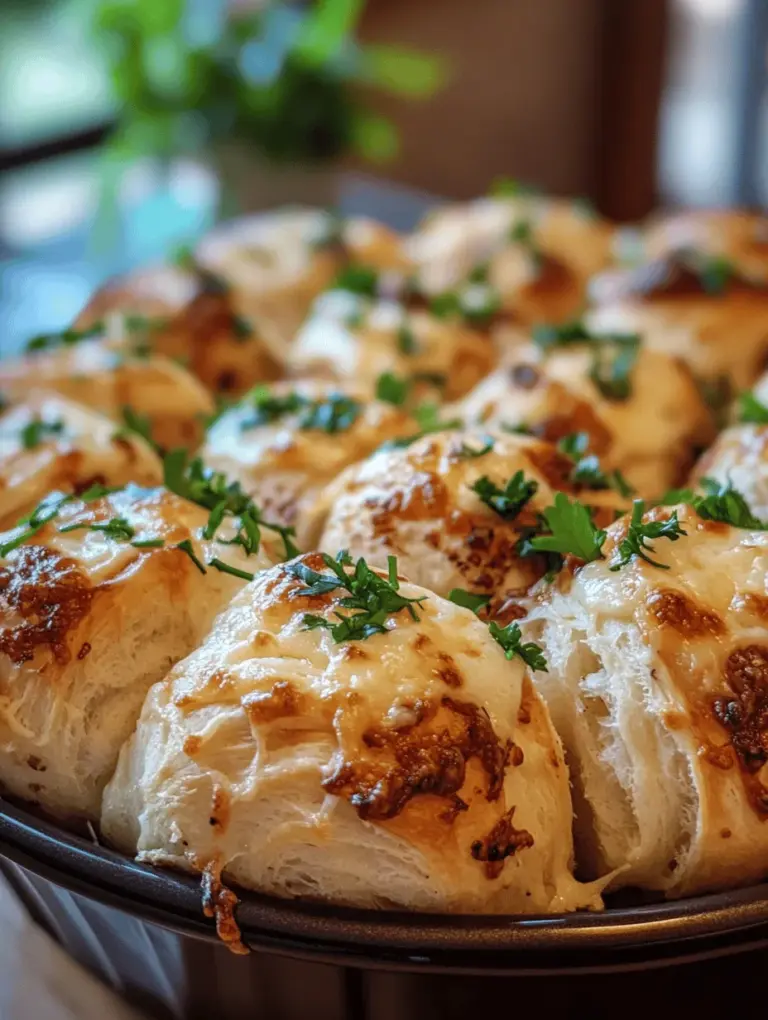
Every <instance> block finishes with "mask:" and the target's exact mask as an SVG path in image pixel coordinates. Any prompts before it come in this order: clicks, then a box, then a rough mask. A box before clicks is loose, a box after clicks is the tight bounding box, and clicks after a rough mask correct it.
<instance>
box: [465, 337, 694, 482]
mask: <svg viewBox="0 0 768 1020" xmlns="http://www.w3.org/2000/svg"><path fill="white" fill-rule="evenodd" d="M450 412H451V413H453V412H456V413H458V414H460V415H461V416H462V417H463V418H464V419H465V420H466V421H467V422H468V423H473V424H476V425H481V424H484V425H486V426H488V427H489V428H499V427H507V428H512V429H514V428H523V429H524V430H527V431H530V432H531V433H533V434H534V435H536V436H539V437H541V438H543V439H547V440H550V441H551V442H557V441H558V440H562V439H563V438H564V437H566V436H568V435H573V434H574V433H584V434H585V435H587V436H588V437H589V450H590V452H591V453H593V454H595V455H597V456H598V457H599V458H600V461H601V464H602V466H603V468H604V469H605V470H607V471H615V470H619V471H621V473H622V475H623V476H624V477H625V478H626V480H627V482H628V483H629V485H630V486H631V487H633V488H634V489H636V490H637V491H638V492H639V493H640V494H641V495H644V496H648V495H659V494H661V493H663V492H665V491H666V490H667V489H668V488H670V487H672V486H673V485H679V484H682V483H683V482H684V480H685V478H686V475H687V472H688V470H689V469H690V466H691V464H692V463H693V460H694V458H695V456H696V454H697V452H698V451H699V450H700V449H701V447H702V446H704V445H706V443H707V442H708V441H709V440H710V439H711V438H712V435H713V431H714V427H713V423H712V419H711V415H710V413H709V410H708V408H707V407H706V405H705V403H704V401H703V398H702V396H701V394H700V392H699V390H698V388H697V386H696V385H695V383H694V380H693V378H692V376H691V373H690V371H689V370H688V369H687V367H686V366H685V365H684V364H683V363H682V362H681V361H679V360H678V359H675V358H673V357H670V356H669V355H667V354H664V353H662V352H661V351H657V350H653V349H650V348H648V347H647V346H646V345H645V343H644V339H641V337H640V336H639V335H634V336H633V335H631V334H625V335H619V337H618V339H611V337H610V336H607V337H604V338H601V336H600V335H599V334H597V333H595V334H592V333H589V332H584V335H583V341H581V340H578V339H576V340H574V341H572V342H567V343H564V344H562V345H557V344H555V345H553V346H551V347H550V346H544V347H541V346H537V345H534V344H530V345H528V346H526V347H522V348H520V349H519V350H518V351H517V352H515V353H514V354H513V355H512V356H510V357H509V358H508V359H507V360H506V361H505V363H504V364H503V365H502V366H501V367H500V368H498V369H497V370H496V371H495V372H494V373H492V374H491V375H489V376H488V377H487V378H486V379H484V380H483V381H482V382H481V383H480V384H479V385H478V386H477V387H476V388H475V389H474V390H473V391H472V392H471V393H469V394H467V396H466V397H465V398H464V400H463V401H461V402H459V403H458V404H456V405H455V406H454V407H453V408H451V409H450ZM446 413H448V412H446Z"/></svg>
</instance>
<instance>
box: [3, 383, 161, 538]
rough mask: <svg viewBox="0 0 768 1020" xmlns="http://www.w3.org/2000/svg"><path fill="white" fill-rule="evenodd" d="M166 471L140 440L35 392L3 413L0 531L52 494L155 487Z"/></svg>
mask: <svg viewBox="0 0 768 1020" xmlns="http://www.w3.org/2000/svg"><path fill="white" fill-rule="evenodd" d="M162 477H163V469H162V465H161V463H160V460H159V458H158V456H157V454H156V453H155V452H154V450H153V449H152V448H151V447H150V446H149V444H148V443H147V442H145V441H144V440H143V439H142V438H141V436H139V435H137V434H136V433H135V432H131V431H129V430H127V429H123V430H122V431H121V430H120V429H117V428H116V427H115V423H114V422H112V421H110V420H109V419H108V418H104V417H102V416H101V415H100V414H96V413H95V412H94V411H91V410H89V409H88V408H86V407H82V406H81V405H80V404H74V403H72V401H70V400H65V399H64V398H63V397H60V396H58V395H57V394H56V393H49V392H46V391H45V390H31V391H30V393H29V394H28V396H27V398H26V400H25V401H24V403H23V404H17V405H16V406H15V407H14V408H12V409H11V410H8V411H6V412H5V413H4V414H0V530H5V529H6V528H10V527H11V526H12V525H14V524H15V523H16V521H18V519H19V518H20V517H22V516H23V515H24V514H26V513H29V511H30V510H32V509H33V508H34V507H35V506H36V505H37V504H38V503H39V502H40V500H41V499H42V498H43V496H45V495H47V494H48V493H49V492H53V491H60V492H82V491H83V490H85V489H88V488H90V486H92V485H94V484H96V483H100V484H101V485H108V486H116V485H125V484H126V482H137V483H138V484H139V485H157V484H158V483H159V482H161V481H162Z"/></svg>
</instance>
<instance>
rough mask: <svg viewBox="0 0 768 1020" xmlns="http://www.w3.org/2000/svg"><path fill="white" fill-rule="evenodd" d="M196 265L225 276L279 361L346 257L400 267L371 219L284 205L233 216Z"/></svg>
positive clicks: (398, 248)
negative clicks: (248, 215)
mask: <svg viewBox="0 0 768 1020" xmlns="http://www.w3.org/2000/svg"><path fill="white" fill-rule="evenodd" d="M194 254H195V261H196V262H197V263H198V265H199V266H200V267H201V268H202V269H204V270H206V271H208V272H211V273H213V274H214V275H215V276H217V277H219V278H220V279H222V280H224V281H225V282H226V283H227V284H228V286H229V288H230V293H231V295H232V298H233V300H234V302H235V304H236V306H237V308H238V310H239V312H240V313H241V314H242V315H244V316H245V318H246V319H247V320H248V321H249V322H251V323H253V324H254V325H255V326H256V328H257V329H258V330H259V331H260V333H261V334H262V335H263V336H264V338H265V339H266V340H267V341H268V342H269V343H270V345H271V349H272V352H273V354H274V355H275V356H276V357H277V359H278V361H280V362H282V359H283V358H284V357H285V353H286V350H287V347H288V345H289V344H290V342H291V341H292V340H293V337H294V335H295V334H296V331H297V330H298V328H299V326H300V325H301V323H302V322H303V320H304V318H305V316H306V314H307V312H308V311H309V307H310V305H311V304H312V302H313V301H314V299H315V298H316V297H317V295H318V294H319V293H320V292H321V291H323V290H325V289H326V288H327V287H329V286H330V285H331V284H332V283H333V281H334V279H335V277H336V275H337V274H338V273H339V271H340V270H341V269H342V267H343V266H345V265H346V264H347V263H349V262H362V263H365V264H366V265H370V266H375V267H376V268H377V269H404V268H406V266H407V260H406V258H405V255H404V253H403V250H402V245H401V241H400V238H399V237H398V236H397V235H396V234H394V233H393V232H392V231H390V230H389V229H387V227H385V226H383V225H382V224H381V223H377V222H376V221H375V220H370V219H364V218H354V219H342V218H341V217H339V216H337V215H335V214H333V213H329V212H325V211H323V210H320V209H301V208H286V209H283V210H280V211H278V212H275V213H272V214H270V215H264V214H259V215H257V216H250V217H244V218H242V219H238V220H233V221H232V222H231V223H226V224H224V225H223V226H221V227H219V228H217V229H216V230H214V231H213V232H212V233H210V234H208V235H207V236H206V237H204V238H203V239H202V241H201V242H200V243H199V244H198V245H197V247H196V248H195V253H194Z"/></svg>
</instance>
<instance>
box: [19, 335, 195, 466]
mask: <svg viewBox="0 0 768 1020" xmlns="http://www.w3.org/2000/svg"><path fill="white" fill-rule="evenodd" d="M36 386H40V387H44V388H46V389H50V390H55V391H56V392H57V393H59V394H61V395H62V396H63V397H67V398H68V399H69V400H72V401H76V402H78V403H80V404H85V406H86V407H92V408H93V409H94V410H95V411H100V412H101V413H102V414H104V415H106V416H107V417H108V418H111V419H112V420H113V421H117V422H122V417H123V414H122V412H123V408H124V407H131V408H132V409H133V410H134V411H135V412H136V413H137V414H139V415H142V416H148V417H149V418H150V421H151V426H152V437H153V439H154V440H155V442H156V443H158V444H159V445H160V446H161V447H164V448H167V449H171V448H174V447H177V446H193V445H195V444H196V443H197V441H198V439H199V436H200V433H201V431H202V426H201V419H204V418H205V417H206V416H208V415H209V414H211V413H212V411H213V399H212V398H211V396H210V395H209V394H208V393H207V392H206V391H205V390H204V389H203V387H202V385H201V384H200V383H199V382H198V381H197V380H196V379H195V378H194V377H193V376H191V375H190V374H189V373H188V372H186V371H185V370H184V369H183V368H181V367H180V366H179V365H176V364H175V363H174V362H172V361H169V360H168V359H166V358H162V357H150V358H131V357H128V356H126V355H123V354H121V353H120V352H119V351H116V350H113V349H111V348H110V347H109V346H108V345H104V344H102V343H100V342H99V341H90V340H89V341H81V342H80V343H77V344H74V345H73V346H71V347H62V348H58V349H55V350H52V351H45V352H41V353H36V354H29V355H27V356H26V357H22V358H18V359H15V360H9V361H0V392H2V393H4V394H5V395H6V396H7V397H8V398H9V399H10V400H11V401H12V402H13V401H20V400H24V399H25V398H26V395H27V393H28V392H29V391H30V389H31V388H33V387H36Z"/></svg>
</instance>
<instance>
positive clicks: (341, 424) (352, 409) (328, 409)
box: [299, 393, 363, 435]
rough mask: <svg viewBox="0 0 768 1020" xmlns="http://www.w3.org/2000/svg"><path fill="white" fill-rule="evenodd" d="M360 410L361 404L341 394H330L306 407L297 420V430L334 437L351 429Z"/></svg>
mask: <svg viewBox="0 0 768 1020" xmlns="http://www.w3.org/2000/svg"><path fill="white" fill-rule="evenodd" d="M362 410H363V407H362V404H360V403H359V402H358V401H357V400H353V399H352V398H351V397H347V396H345V395H344V394H343V393H330V394H329V395H328V396H327V397H326V398H325V399H324V400H313V401H311V402H310V403H308V404H307V405H306V408H305V410H304V413H303V414H302V416H301V418H300V419H299V428H300V429H302V430H310V429H314V430H315V431H318V432H328V433H329V434H331V435H335V434H336V433H337V432H345V431H346V430H347V429H349V428H351V427H352V426H353V425H354V424H355V422H356V421H357V419H358V418H359V417H360V415H361V413H362Z"/></svg>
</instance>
